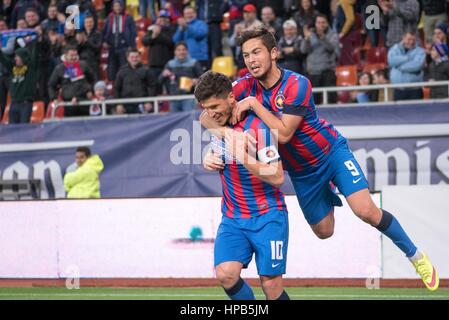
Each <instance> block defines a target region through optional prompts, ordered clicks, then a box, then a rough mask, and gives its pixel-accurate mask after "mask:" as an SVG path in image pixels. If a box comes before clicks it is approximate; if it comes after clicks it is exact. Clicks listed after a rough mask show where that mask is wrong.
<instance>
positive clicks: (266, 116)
mask: <svg viewBox="0 0 449 320" xmlns="http://www.w3.org/2000/svg"><path fill="white" fill-rule="evenodd" d="M249 109H252V110H253V111H254V112H255V113H256V114H257V116H258V117H259V118H260V119H262V121H263V122H264V123H265V124H266V125H267V126H268V127H270V129H272V130H274V131H275V132H276V131H277V133H278V140H279V143H282V144H285V143H288V142H289V141H290V139H291V138H292V136H293V134H294V133H295V131H296V129H298V126H299V124H300V123H301V121H302V119H303V115H302V114H301V113H297V114H294V112H292V114H285V113H284V114H283V115H282V117H281V118H277V117H276V116H275V115H274V114H272V113H271V112H270V111H268V110H267V109H266V108H265V107H264V106H263V105H262V104H261V103H260V102H259V101H258V100H257V99H256V98H255V97H247V98H245V99H243V100H242V101H239V102H237V106H236V107H235V108H234V110H233V115H232V122H233V123H236V122H238V121H239V119H240V118H241V116H242V114H243V113H244V112H246V111H247V110H249Z"/></svg>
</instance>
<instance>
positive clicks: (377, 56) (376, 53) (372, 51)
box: [365, 47, 388, 66]
mask: <svg viewBox="0 0 449 320" xmlns="http://www.w3.org/2000/svg"><path fill="white" fill-rule="evenodd" d="M387 55H388V53H387V48H385V47H372V48H369V49H368V51H367V52H366V57H365V62H366V63H371V64H373V63H383V64H384V65H385V66H386V65H387Z"/></svg>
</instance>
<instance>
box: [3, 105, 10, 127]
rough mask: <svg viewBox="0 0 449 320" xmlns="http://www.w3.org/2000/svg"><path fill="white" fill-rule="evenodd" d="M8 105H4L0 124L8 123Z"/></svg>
mask: <svg viewBox="0 0 449 320" xmlns="http://www.w3.org/2000/svg"><path fill="white" fill-rule="evenodd" d="M9 106H10V105H9V104H7V105H6V107H5V111H4V112H3V117H2V124H8V123H9Z"/></svg>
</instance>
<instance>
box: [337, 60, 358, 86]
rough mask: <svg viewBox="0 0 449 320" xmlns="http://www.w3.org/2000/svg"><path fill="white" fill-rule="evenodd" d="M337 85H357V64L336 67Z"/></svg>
mask: <svg viewBox="0 0 449 320" xmlns="http://www.w3.org/2000/svg"><path fill="white" fill-rule="evenodd" d="M335 75H336V77H337V86H355V85H356V84H357V66H356V65H352V66H340V67H337V68H336V69H335Z"/></svg>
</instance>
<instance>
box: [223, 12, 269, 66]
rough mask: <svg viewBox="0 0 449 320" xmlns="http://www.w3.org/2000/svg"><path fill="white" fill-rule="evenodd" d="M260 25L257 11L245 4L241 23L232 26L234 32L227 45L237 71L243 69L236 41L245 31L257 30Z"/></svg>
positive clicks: (241, 57)
mask: <svg viewBox="0 0 449 320" xmlns="http://www.w3.org/2000/svg"><path fill="white" fill-rule="evenodd" d="M261 25H262V22H261V21H260V20H258V19H257V9H256V7H255V6H254V5H252V4H247V5H245V6H244V7H243V21H241V22H239V23H237V24H236V25H235V26H234V32H233V33H232V35H231V37H230V38H229V45H230V46H231V48H233V52H234V58H235V61H236V63H237V66H238V68H239V69H241V68H244V67H245V63H244V61H243V56H242V52H241V48H240V47H238V46H237V44H236V39H237V38H238V37H239V36H240V33H242V31H243V30H245V29H250V28H257V27H259V26H261Z"/></svg>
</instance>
